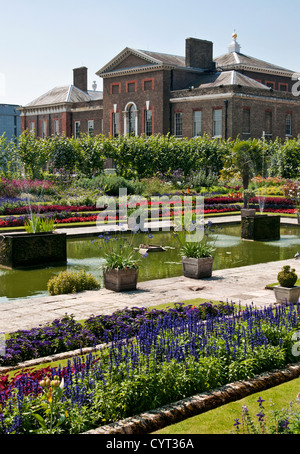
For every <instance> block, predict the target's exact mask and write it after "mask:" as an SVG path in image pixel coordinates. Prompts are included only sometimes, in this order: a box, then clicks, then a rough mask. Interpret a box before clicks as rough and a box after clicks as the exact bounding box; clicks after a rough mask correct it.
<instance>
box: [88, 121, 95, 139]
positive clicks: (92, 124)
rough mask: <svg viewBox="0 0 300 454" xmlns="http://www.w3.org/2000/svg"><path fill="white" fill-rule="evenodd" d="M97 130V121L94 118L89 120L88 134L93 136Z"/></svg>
mask: <svg viewBox="0 0 300 454" xmlns="http://www.w3.org/2000/svg"><path fill="white" fill-rule="evenodd" d="M94 130H95V122H94V120H88V135H89V136H91V137H93V135H94Z"/></svg>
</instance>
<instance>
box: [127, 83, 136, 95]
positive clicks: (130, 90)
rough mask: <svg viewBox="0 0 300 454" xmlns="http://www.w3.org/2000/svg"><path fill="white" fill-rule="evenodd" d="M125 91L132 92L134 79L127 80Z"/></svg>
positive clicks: (134, 87) (134, 86)
mask: <svg viewBox="0 0 300 454" xmlns="http://www.w3.org/2000/svg"><path fill="white" fill-rule="evenodd" d="M126 91H127V93H134V92H135V91H136V81H135V80H134V81H132V82H127V83H126Z"/></svg>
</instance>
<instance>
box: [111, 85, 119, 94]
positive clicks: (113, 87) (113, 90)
mask: <svg viewBox="0 0 300 454" xmlns="http://www.w3.org/2000/svg"><path fill="white" fill-rule="evenodd" d="M119 93H121V84H120V82H118V83H115V84H111V85H110V94H111V95H117V94H119Z"/></svg>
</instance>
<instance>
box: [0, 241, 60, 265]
mask: <svg viewBox="0 0 300 454" xmlns="http://www.w3.org/2000/svg"><path fill="white" fill-rule="evenodd" d="M66 263H67V236H66V234H65V233H55V232H53V233H52V232H45V233H24V234H10V235H9V234H2V235H0V266H2V267H5V268H9V269H13V268H19V269H22V268H30V267H38V266H49V265H65V264H66Z"/></svg>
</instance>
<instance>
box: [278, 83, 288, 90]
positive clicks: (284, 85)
mask: <svg viewBox="0 0 300 454" xmlns="http://www.w3.org/2000/svg"><path fill="white" fill-rule="evenodd" d="M279 90H280V91H289V85H288V84H286V83H280V84H279Z"/></svg>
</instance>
